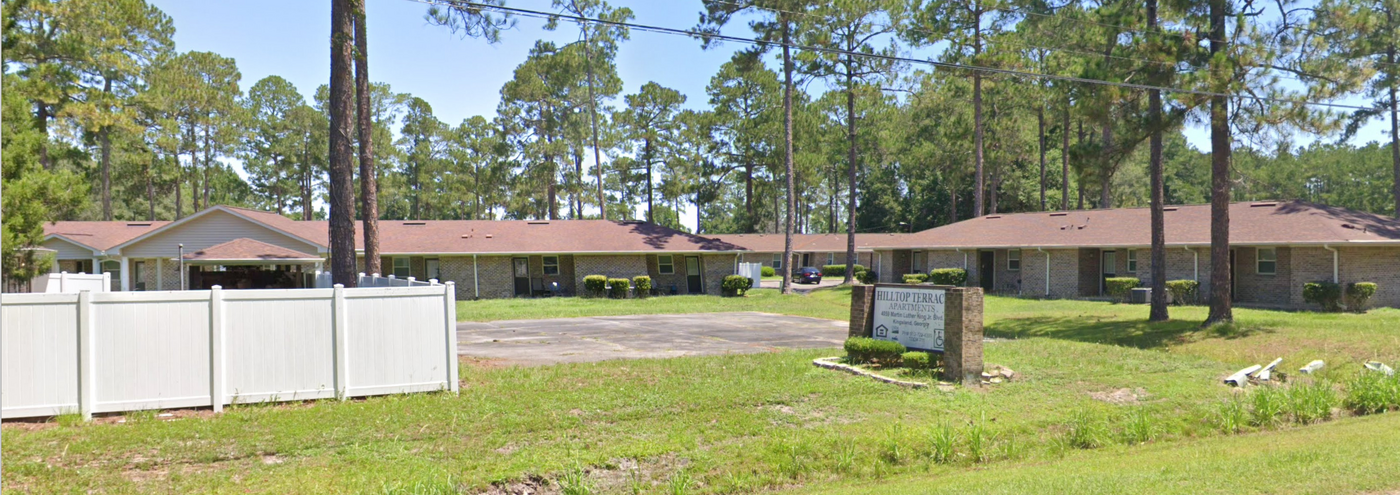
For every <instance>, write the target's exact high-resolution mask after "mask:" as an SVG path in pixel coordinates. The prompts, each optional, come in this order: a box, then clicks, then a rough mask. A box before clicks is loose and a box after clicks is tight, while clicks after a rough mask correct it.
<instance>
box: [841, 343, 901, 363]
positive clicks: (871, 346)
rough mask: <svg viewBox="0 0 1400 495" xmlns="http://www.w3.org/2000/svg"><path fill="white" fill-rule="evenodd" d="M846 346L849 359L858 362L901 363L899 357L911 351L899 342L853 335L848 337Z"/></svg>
mask: <svg viewBox="0 0 1400 495" xmlns="http://www.w3.org/2000/svg"><path fill="white" fill-rule="evenodd" d="M844 347H845V348H846V357H847V359H848V360H850V362H852V363H856V364H865V363H870V362H874V361H879V362H880V364H883V365H886V366H892V365H896V364H899V359H900V358H901V357H903V356H904V353H906V352H909V349H908V348H906V347H904V344H901V343H899V342H892V341H889V340H876V339H872V338H870V337H851V338H849V339H846V344H845V346H844Z"/></svg>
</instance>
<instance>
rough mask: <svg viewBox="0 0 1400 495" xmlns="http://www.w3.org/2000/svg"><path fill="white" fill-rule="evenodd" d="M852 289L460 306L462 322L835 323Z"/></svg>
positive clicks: (845, 314) (844, 315)
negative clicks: (714, 319) (656, 317)
mask: <svg viewBox="0 0 1400 495" xmlns="http://www.w3.org/2000/svg"><path fill="white" fill-rule="evenodd" d="M850 305H851V289H850V288H848V287H847V288H833V289H827V290H819V291H816V292H814V293H813V294H812V295H811V296H800V295H791V296H784V295H782V292H781V291H779V290H778V289H753V290H750V291H749V295H748V297H719V296H663V297H652V298H648V299H606V298H599V299H591V298H583V297H551V298H543V299H484V300H480V301H460V302H458V303H457V320H459V321H497V320H522V319H536V318H574V317H580V316H621V315H642V314H688V313H720V312H729V311H762V312H766V313H780V314H790V315H800V316H813V317H817V318H829V319H833V320H844V319H849V318H850V314H851V307H850Z"/></svg>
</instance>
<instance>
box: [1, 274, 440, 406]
mask: <svg viewBox="0 0 1400 495" xmlns="http://www.w3.org/2000/svg"><path fill="white" fill-rule="evenodd" d="M0 297H3V301H0V319H3V321H2V322H0V324H3V327H0V359H3V361H0V366H3V375H0V416H2V417H4V418H19V417H35V416H54V415H59V414H70V413H80V414H82V415H83V417H84V418H90V417H91V416H92V414H93V413H104V412H118V411H131V410H140V409H165V408H175V407H199V406H212V407H213V408H214V410H215V411H220V410H222V409H223V406H224V405H225V404H235V403H251V402H264V401H293V400H305V399H323V398H342V399H343V398H347V397H361V396H369V395H382V394H396V393H408V392H425V391H434V390H451V391H453V392H456V391H457V388H458V385H457V332H456V320H457V317H456V314H457V308H456V300H455V299H456V295H455V288H454V287H453V285H452V284H450V283H449V284H445V285H434V286H427V287H392V288H356V289H345V288H341V287H334V288H330V289H284V290H233V291H227V290H222V289H218V288H215V289H213V290H205V291H183V292H178V291H177V292H105V293H103V292H81V293H77V294H5V295H3V296H0Z"/></svg>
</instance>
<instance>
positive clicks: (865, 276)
mask: <svg viewBox="0 0 1400 495" xmlns="http://www.w3.org/2000/svg"><path fill="white" fill-rule="evenodd" d="M856 281H857V282H860V283H862V284H866V285H872V284H874V283H875V282H878V281H880V277H879V275H876V274H875V272H874V271H873V270H862V271H858V272H856Z"/></svg>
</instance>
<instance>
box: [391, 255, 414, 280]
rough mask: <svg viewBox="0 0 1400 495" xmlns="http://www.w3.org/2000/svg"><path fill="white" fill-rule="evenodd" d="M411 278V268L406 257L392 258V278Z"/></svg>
mask: <svg viewBox="0 0 1400 495" xmlns="http://www.w3.org/2000/svg"><path fill="white" fill-rule="evenodd" d="M412 276H413V267H412V264H411V263H409V261H408V257H407V256H395V257H394V277H395V278H404V277H412Z"/></svg>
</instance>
